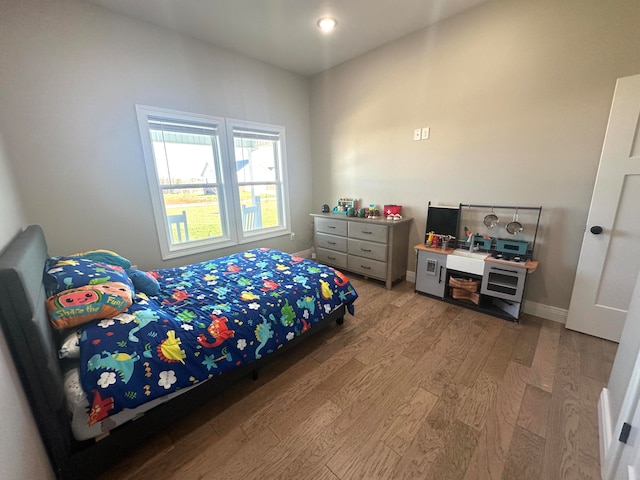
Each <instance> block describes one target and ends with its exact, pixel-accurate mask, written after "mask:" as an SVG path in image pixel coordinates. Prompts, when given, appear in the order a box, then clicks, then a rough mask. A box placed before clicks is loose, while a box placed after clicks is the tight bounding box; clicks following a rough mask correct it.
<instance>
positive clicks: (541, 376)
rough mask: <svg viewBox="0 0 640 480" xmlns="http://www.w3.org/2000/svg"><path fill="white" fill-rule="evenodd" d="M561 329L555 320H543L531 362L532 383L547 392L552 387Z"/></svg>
mask: <svg viewBox="0 0 640 480" xmlns="http://www.w3.org/2000/svg"><path fill="white" fill-rule="evenodd" d="M561 329H562V325H561V324H559V323H557V322H552V321H550V320H545V321H544V323H543V324H542V328H541V329H540V337H539V339H538V347H537V348H536V352H535V354H534V357H533V362H532V363H531V369H532V370H533V373H534V381H533V382H532V384H533V385H535V386H537V387H539V388H541V389H542V390H544V391H546V392H549V393H551V390H552V389H553V380H554V378H555V374H556V365H557V363H558V362H557V360H558V344H559V343H560V330H561Z"/></svg>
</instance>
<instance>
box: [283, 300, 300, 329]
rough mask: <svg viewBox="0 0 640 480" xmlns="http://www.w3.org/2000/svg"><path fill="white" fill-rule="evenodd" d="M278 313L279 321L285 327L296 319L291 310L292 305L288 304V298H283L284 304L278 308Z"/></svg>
mask: <svg viewBox="0 0 640 480" xmlns="http://www.w3.org/2000/svg"><path fill="white" fill-rule="evenodd" d="M280 313H281V314H282V316H281V317H280V323H282V325H284V326H285V327H290V326H291V325H293V322H294V320H295V319H296V313H295V312H294V311H293V307H292V306H291V305H289V300H288V299H285V304H284V306H283V307H282V308H281V309H280Z"/></svg>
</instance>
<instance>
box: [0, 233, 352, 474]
mask: <svg viewBox="0 0 640 480" xmlns="http://www.w3.org/2000/svg"><path fill="white" fill-rule="evenodd" d="M47 258H48V254H47V245H46V241H45V238H44V234H43V232H42V229H41V228H40V227H39V226H37V225H31V226H29V227H27V228H26V229H25V230H23V231H22V232H20V233H19V234H18V235H17V236H16V237H15V238H14V239H13V240H12V241H11V243H10V244H9V245H8V247H7V248H6V249H5V250H4V252H3V253H2V255H0V323H1V324H2V328H3V331H4V334H5V336H6V340H7V344H8V345H9V349H10V351H11V355H12V357H13V360H14V362H15V365H16V368H17V370H18V374H19V376H20V379H21V381H22V385H23V387H24V390H25V393H26V396H27V399H28V400H29V404H30V406H31V410H32V413H33V416H34V418H35V420H36V423H37V426H38V429H39V431H40V435H41V437H42V440H43V442H44V445H45V448H46V450H47V453H48V455H49V459H50V461H51V464H52V466H53V470H54V472H55V474H56V476H57V478H60V479H76V478H78V479H80V478H82V479H86V478H92V477H94V476H96V475H98V474H99V473H102V472H104V471H105V470H107V469H108V468H109V467H110V466H112V465H114V464H115V463H116V462H117V461H118V460H120V459H121V458H123V457H125V456H126V455H127V454H129V453H130V452H131V451H132V449H133V448H134V447H137V446H139V445H140V442H141V441H143V440H145V439H147V438H149V437H150V436H152V435H154V434H156V433H159V432H160V431H163V430H166V426H167V423H168V422H172V421H175V420H177V419H179V418H181V417H183V416H185V415H186V414H188V413H189V412H191V411H193V409H194V407H196V406H198V405H201V404H203V403H205V402H207V401H209V400H211V398H212V397H213V396H214V395H216V394H217V393H220V392H221V391H223V390H224V389H225V388H228V387H229V386H230V385H231V384H233V383H235V382H237V381H238V380H239V379H241V378H243V377H246V376H247V375H254V378H255V376H256V374H257V373H256V372H257V369H258V368H259V367H261V366H262V365H263V364H264V363H266V362H269V361H271V360H272V359H273V358H275V357H276V356H278V355H279V354H281V353H282V352H283V351H285V350H288V348H290V347H292V346H294V344H297V343H298V342H299V341H304V340H305V339H306V338H308V337H309V335H310V334H311V333H313V332H317V331H318V330H320V328H317V327H314V328H312V329H311V330H309V331H308V332H307V333H306V334H305V335H302V336H300V337H297V338H296V339H294V340H293V341H291V342H289V343H287V345H286V347H283V348H280V349H279V350H277V351H276V352H274V353H272V354H270V355H268V356H265V357H263V358H261V359H260V360H258V361H256V362H254V363H252V364H248V365H244V366H242V367H240V368H239V369H237V370H232V371H230V372H226V373H225V374H223V375H221V376H220V377H216V379H214V380H211V381H208V382H204V383H202V384H201V385H200V386H198V387H197V388H194V389H191V390H189V391H187V392H185V393H183V394H182V395H179V396H178V397H175V398H173V399H171V400H169V401H168V402H166V403H163V404H161V405H158V406H157V407H155V408H153V409H151V410H149V411H148V412H146V413H145V414H144V415H142V416H141V417H139V418H137V419H136V420H132V421H129V422H127V423H125V424H124V425H121V426H120V427H117V428H115V429H114V430H112V431H111V432H110V433H109V435H108V436H106V437H105V438H103V439H102V440H99V441H94V440H87V441H82V442H80V441H77V440H75V438H74V437H73V434H72V432H71V425H70V418H69V414H68V412H67V409H66V405H65V398H64V393H63V380H62V366H61V364H60V362H59V360H58V355H57V349H58V347H57V345H59V338H58V334H57V332H54V331H53V330H52V329H51V328H50V327H49V320H48V318H47V314H46V311H45V307H44V301H45V291H44V286H43V284H42V276H43V270H44V263H45V260H46V259H47ZM344 312H345V307H344V305H343V306H341V307H340V308H339V309H337V310H335V311H334V312H333V313H332V314H331V315H329V316H327V317H326V318H325V319H323V320H322V322H321V323H320V324H319V325H318V326H320V325H323V326H326V325H328V324H329V323H330V322H333V321H335V322H337V323H338V324H339V325H341V324H342V323H343V321H344Z"/></svg>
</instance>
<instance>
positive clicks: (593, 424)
mask: <svg viewBox="0 0 640 480" xmlns="http://www.w3.org/2000/svg"><path fill="white" fill-rule="evenodd" d="M601 341H603V340H601ZM604 386H605V384H604V382H601V381H599V380H594V379H593V378H590V377H585V376H581V377H580V385H579V386H578V398H579V399H580V403H579V407H580V417H579V421H578V452H579V457H578V458H579V460H578V467H579V469H580V478H582V479H584V480H589V479H593V480H596V479H597V480H599V479H600V475H599V471H598V470H599V468H600V461H599V459H600V444H599V440H598V437H597V436H596V435H594V434H593V432H597V431H598V399H599V397H600V392H602V388H603V387H604Z"/></svg>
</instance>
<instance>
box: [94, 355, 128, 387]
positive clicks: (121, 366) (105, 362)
mask: <svg viewBox="0 0 640 480" xmlns="http://www.w3.org/2000/svg"><path fill="white" fill-rule="evenodd" d="M102 355H104V356H102ZM102 355H101V354H99V353H96V354H95V355H93V356H92V357H91V358H90V359H89V360H88V361H87V370H89V371H92V370H98V369H100V368H104V369H106V370H115V371H116V372H117V373H118V375H119V376H120V379H121V380H122V381H123V382H124V383H128V382H129V380H130V379H131V375H132V374H133V369H134V367H135V365H134V364H135V363H136V362H137V361H138V360H139V359H140V357H139V356H138V354H137V353H134V354H133V355H129V354H128V353H119V352H113V353H110V352H105V351H103V352H102Z"/></svg>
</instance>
